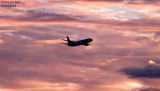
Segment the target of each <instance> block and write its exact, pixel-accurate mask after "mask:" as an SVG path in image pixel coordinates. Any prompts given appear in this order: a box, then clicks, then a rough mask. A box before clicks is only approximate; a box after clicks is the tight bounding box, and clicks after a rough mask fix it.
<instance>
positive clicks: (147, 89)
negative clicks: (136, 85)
mask: <svg viewBox="0 0 160 91" xmlns="http://www.w3.org/2000/svg"><path fill="white" fill-rule="evenodd" d="M139 91H160V89H159V88H146V89H141V90H139Z"/></svg>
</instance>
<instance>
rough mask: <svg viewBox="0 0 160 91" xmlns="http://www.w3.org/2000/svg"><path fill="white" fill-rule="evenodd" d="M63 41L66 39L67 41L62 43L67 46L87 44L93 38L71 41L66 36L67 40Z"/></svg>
mask: <svg viewBox="0 0 160 91" xmlns="http://www.w3.org/2000/svg"><path fill="white" fill-rule="evenodd" d="M64 41H67V43H63V44H66V45H68V46H80V45H85V46H88V45H90V44H89V42H92V41H93V39H91V38H87V39H83V40H79V41H71V40H70V38H69V37H68V36H67V40H64Z"/></svg>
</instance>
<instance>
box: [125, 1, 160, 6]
mask: <svg viewBox="0 0 160 91" xmlns="http://www.w3.org/2000/svg"><path fill="white" fill-rule="evenodd" d="M127 2H128V4H149V5H152V4H160V1H159V0H127Z"/></svg>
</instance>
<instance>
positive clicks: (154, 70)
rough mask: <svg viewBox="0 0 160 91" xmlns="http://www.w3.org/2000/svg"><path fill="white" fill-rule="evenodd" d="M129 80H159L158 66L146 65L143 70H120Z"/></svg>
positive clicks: (159, 70)
mask: <svg viewBox="0 0 160 91" xmlns="http://www.w3.org/2000/svg"><path fill="white" fill-rule="evenodd" d="M121 71H122V72H124V73H125V74H126V75H129V76H130V77H131V78H160V66H157V65H147V66H145V67H144V68H135V67H130V68H124V69H122V70H121Z"/></svg>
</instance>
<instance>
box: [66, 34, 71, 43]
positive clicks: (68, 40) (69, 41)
mask: <svg viewBox="0 0 160 91" xmlns="http://www.w3.org/2000/svg"><path fill="white" fill-rule="evenodd" d="M67 42H68V44H70V43H71V40H70V39H69V37H68V36H67Z"/></svg>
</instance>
